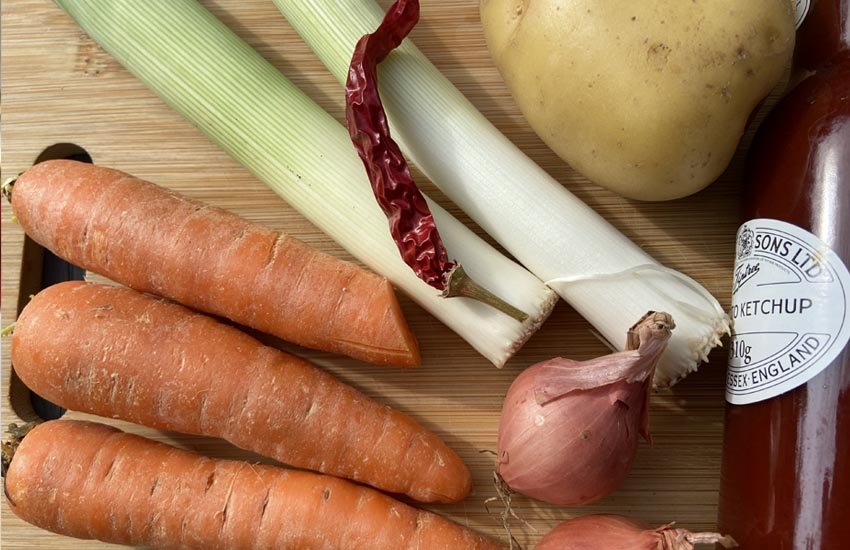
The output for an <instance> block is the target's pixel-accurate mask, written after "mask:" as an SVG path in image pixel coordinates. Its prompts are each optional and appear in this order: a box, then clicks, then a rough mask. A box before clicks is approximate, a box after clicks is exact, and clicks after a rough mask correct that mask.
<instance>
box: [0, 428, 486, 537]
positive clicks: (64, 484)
mask: <svg viewBox="0 0 850 550" xmlns="http://www.w3.org/2000/svg"><path fill="white" fill-rule="evenodd" d="M6 499H7V502H8V504H9V507H10V508H11V510H12V511H13V512H14V513H15V514H17V515H18V516H19V517H21V518H22V519H24V520H26V521H28V522H30V523H32V524H34V525H37V526H38V527H41V528H43V529H47V530H49V531H53V532H55V533H60V534H63V535H68V536H71V537H77V538H81V539H97V540H101V541H104V542H111V543H117V544H127V545H142V546H150V547H155V548H182V549H190V548H197V549H203V550H207V549H210V548H229V549H232V550H241V549H245V550H254V549H271V548H277V549H290V548H291V549H296V548H297V549H306V548H316V549H331V548H346V549H360V548H362V549H369V550H381V549H386V550H403V549H411V550H413V549H419V548H422V549H425V548H428V549H445V550H463V549H470V550H471V549H481V550H484V549H495V548H498V545H497V544H496V543H495V542H493V541H492V540H490V539H488V538H486V537H483V536H481V535H478V534H475V533H473V532H472V531H468V530H466V529H463V528H461V527H460V526H458V525H456V524H454V523H452V522H450V521H448V520H445V519H443V518H441V517H440V516H437V515H435V514H432V513H430V512H425V511H421V510H416V509H415V508H412V507H410V506H408V505H406V504H402V503H401V502H398V501H395V500H393V499H392V498H390V497H388V496H386V495H383V494H381V493H379V492H377V491H374V490H372V489H369V488H366V487H361V486H357V485H354V484H353V483H349V482H347V481H343V480H340V479H336V478H333V477H329V476H323V475H317V474H311V473H307V472H298V471H290V470H284V469H281V468H275V467H273V466H263V465H252V464H248V463H247V462H239V461H234V460H216V459H211V458H206V457H202V456H199V455H197V454H194V453H191V452H188V451H183V450H180V449H176V448H174V447H170V446H168V445H165V444H162V443H157V442H155V441H151V440H149V439H145V438H143V437H139V436H136V435H131V434H126V433H124V432H122V431H120V430H118V429H115V428H112V427H109V426H105V425H103V424H96V423H94V422H81V421H74V420H54V421H52V422H47V423H45V424H41V425H39V426H37V427H36V428H35V429H33V430H32V431H31V432H30V433H29V434H27V435H26V436H25V437H24V439H23V441H22V442H21V444H20V446H19V447H18V448H17V450H16V451H15V455H14V457H13V458H12V462H11V465H10V466H9V470H8V472H7V477H6Z"/></svg>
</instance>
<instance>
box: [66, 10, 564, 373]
mask: <svg viewBox="0 0 850 550" xmlns="http://www.w3.org/2000/svg"><path fill="white" fill-rule="evenodd" d="M57 4H59V5H60V6H61V7H62V8H63V9H64V10H65V11H66V12H67V13H68V14H69V15H71V17H73V18H74V20H75V21H76V22H77V23H78V24H79V25H80V26H81V27H82V28H83V29H84V30H85V31H86V32H87V33H88V34H89V35H90V36H91V37H92V38H94V39H95V40H96V41H97V42H98V43H99V44H100V45H101V46H103V48H104V49H106V50H107V51H108V52H109V53H111V54H112V55H113V56H114V57H115V58H116V59H117V60H118V61H120V62H121V63H122V64H123V65H124V66H125V67H126V68H128V69H129V70H130V71H131V72H132V73H134V74H135V75H136V76H137V77H138V78H139V79H140V80H142V81H143V82H144V83H145V84H147V85H148V86H149V87H150V88H151V89H152V90H153V91H154V92H156V93H157V94H158V95H159V96H160V97H161V98H162V99H164V100H165V101H166V102H167V103H168V104H169V105H171V107H173V108H174V109H175V110H177V111H178V112H179V113H181V114H182V115H183V116H185V117H186V118H187V119H188V120H189V121H191V122H192V124H194V125H195V126H197V127H198V128H199V129H200V130H201V131H203V132H204V133H205V134H206V135H207V136H208V137H209V138H210V139H211V140H212V141H213V142H215V143H217V144H218V145H219V146H221V147H222V148H223V149H224V150H225V151H227V152H228V153H229V154H230V155H231V156H232V157H233V158H235V159H236V160H237V161H239V162H241V163H242V164H243V165H245V166H246V167H247V168H248V169H249V170H251V171H252V172H253V173H254V174H255V175H256V176H257V177H258V178H259V179H260V180H262V181H264V182H265V183H266V184H267V185H268V186H269V187H271V188H272V189H273V190H274V191H275V192H276V193H277V194H278V195H280V196H281V197H282V198H283V199H284V200H286V201H287V202H288V203H289V204H291V205H292V206H293V207H295V208H296V209H297V210H299V211H300V212H301V213H302V214H304V215H305V216H306V217H307V218H308V219H309V220H310V221H311V222H313V223H314V224H315V225H316V226H318V227H319V228H320V229H321V230H322V231H324V232H325V233H327V234H328V235H329V236H331V237H332V238H333V239H334V240H336V241H337V242H338V243H339V244H340V245H342V246H343V247H345V249H346V250H348V251H349V252H350V253H351V254H352V255H353V256H355V257H356V258H358V259H360V260H361V261H362V262H363V263H365V264H366V265H368V266H369V267H371V268H372V269H373V270H375V271H376V272H378V273H381V274H382V275H384V276H386V277H387V278H388V279H389V280H390V281H392V283H393V284H395V285H396V286H397V287H399V288H400V289H401V290H403V291H404V292H405V293H407V294H408V295H409V296H411V297H412V298H413V299H414V300H415V301H416V302H418V303H419V304H420V305H422V307H424V308H425V309H426V310H428V311H429V312H431V313H432V314H433V315H434V316H435V317H437V318H438V319H440V320H441V321H442V322H443V323H445V324H446V325H448V326H449V327H450V328H451V329H452V330H454V331H455V332H457V333H458V334H459V335H460V336H461V337H463V338H464V339H465V340H466V341H467V342H469V343H470V344H471V345H472V346H473V347H474V348H475V349H476V350H478V351H479V352H480V353H481V354H482V355H484V356H485V357H486V358H487V359H489V360H490V361H491V362H493V363H494V364H495V365H497V366H502V365H503V364H504V363H505V361H507V360H508V358H510V356H511V355H512V354H513V352H514V351H515V350H517V349H518V348H519V347H520V346H521V345H522V343H523V342H524V341H525V340H526V339H527V338H528V337H529V336H530V335H531V334H532V333H533V332H534V331H535V330H536V329H537V327H538V326H539V325H540V324H541V323H542V322H543V320H544V319H545V318H546V317H547V315H548V314H549V313H550V311H551V309H552V307H553V306H554V303H555V301H556V296H555V295H554V293H552V292H551V290H549V289H548V288H546V286H545V285H544V284H543V283H542V282H541V281H540V280H539V279H537V278H536V277H534V276H533V275H531V274H530V273H529V272H528V271H526V270H525V269H523V268H522V267H521V266H519V265H517V264H516V263H514V262H512V261H511V260H509V259H507V258H505V257H504V256H503V255H501V254H500V253H499V252H497V251H496V250H495V249H494V248H492V247H491V246H490V245H488V244H487V243H486V242H485V241H483V240H482V239H481V238H479V237H478V236H477V235H475V234H474V233H472V231H470V230H469V229H468V228H467V227H465V226H464V225H463V224H461V223H460V222H459V221H458V220H456V219H455V218H454V217H452V216H451V215H450V214H449V213H447V212H446V211H445V210H443V209H442V208H440V207H439V206H438V205H437V204H434V203H433V202H430V207H431V211H432V212H433V214H434V219H435V220H436V223H437V226H438V227H439V230H440V233H441V235H442V237H443V241H444V243H445V245H446V248H447V249H448V251H449V255H450V256H451V257H452V258H455V259H457V260H458V261H460V262H461V263H462V264H463V266H464V268H465V270H466V271H467V273H469V275H470V276H471V277H472V278H473V279H475V280H476V281H477V282H479V283H480V284H481V285H483V286H484V287H485V288H487V289H488V290H490V291H492V292H493V293H495V294H496V295H498V296H500V297H501V298H502V299H504V300H506V301H507V302H508V303H510V304H512V305H513V306H515V307H517V308H519V309H521V310H522V311H524V312H525V313H527V314H528V315H529V318H528V320H526V321H525V322H524V323H519V322H517V321H516V320H514V319H512V318H510V317H508V316H507V315H505V314H503V313H500V312H499V311H497V310H495V309H493V308H491V307H489V306H486V305H484V304H482V303H479V302H475V301H473V300H469V299H466V298H451V299H445V298H442V297H440V293H439V291H437V290H435V289H433V288H431V287H430V286H428V285H427V284H425V283H424V282H422V281H421V280H420V279H418V278H417V277H416V276H415V275H414V274H413V272H412V271H411V269H410V268H409V267H408V266H407V265H405V263H404V262H403V261H402V260H401V257H400V255H399V252H398V249H397V248H396V245H395V243H394V242H393V241H392V239H391V237H390V233H389V229H388V226H387V220H386V218H385V217H384V214H383V213H382V212H381V210H380V208H379V207H378V205H377V204H376V202H375V200H374V198H373V196H372V190H371V187H370V184H369V181H368V179H367V177H366V173H365V171H364V170H363V164H362V163H361V162H360V159H359V158H358V157H357V154H356V152H355V150H354V148H353V147H352V145H351V140H350V139H349V137H348V132H347V131H346V130H345V128H344V127H343V126H342V125H341V124H339V123H338V122H337V121H336V120H334V118H333V117H331V116H330V115H329V114H327V113H326V112H325V111H324V110H322V109H321V108H320V107H319V106H318V105H316V104H315V103H314V102H313V101H312V100H311V99H310V98H308V97H307V96H306V95H304V93H302V92H301V90H299V89H298V88H297V87H296V86H294V85H293V84H292V83H291V82H290V81H289V80H287V79H286V78H285V77H284V76H283V75H281V74H280V72H278V71H277V69H275V68H274V67H273V66H272V65H270V64H269V63H268V62H267V61H266V60H264V59H263V58H262V57H261V56H260V55H259V54H258V53H257V52H255V51H254V50H253V49H252V48H251V47H250V46H249V45H248V44H246V43H245V42H244V41H242V40H241V39H240V38H239V37H237V36H236V35H235V34H233V33H232V32H231V31H230V30H229V29H228V28H227V27H226V26H225V25H224V24H223V23H221V22H220V21H219V20H217V19H216V18H215V17H214V16H213V15H212V14H211V13H209V12H208V11H207V10H206V9H204V8H203V7H202V6H200V5H199V4H198V3H197V2H195V1H194V0H169V1H167V2H165V1H154V2H149V1H139V0H98V1H97V2H80V1H75V0H57Z"/></svg>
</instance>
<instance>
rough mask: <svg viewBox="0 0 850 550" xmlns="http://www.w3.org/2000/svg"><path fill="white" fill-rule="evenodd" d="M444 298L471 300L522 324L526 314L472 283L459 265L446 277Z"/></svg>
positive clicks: (526, 316)
mask: <svg viewBox="0 0 850 550" xmlns="http://www.w3.org/2000/svg"><path fill="white" fill-rule="evenodd" d="M443 297H444V298H456V297H463V298H471V299H473V300H478V301H479V302H481V303H484V304H487V305H488V306H490V307H493V308H496V309H498V310H499V311H501V312H502V313H504V314H505V315H508V316H509V317H512V318H513V319H516V320H517V321H519V322H520V323H524V322H525V321H526V320H527V319H528V314H527V313H525V312H524V311H522V310H519V309H517V308H515V307H514V306H512V305H511V304H509V303H507V302H506V301H504V300H502V299H501V298H499V297H498V296H496V295H495V294H493V293H492V292H490V291H489V290H487V289H486V288H484V287H483V286H481V285H479V284H478V283H476V282H475V281H473V280H472V279H471V278H470V277H469V275H467V274H466V271H464V269H463V267H462V266H461V265H460V264H457V265H455V266H454V267H453V268H452V269H451V271H449V273H448V275H446V287H445V288H444V289H443Z"/></svg>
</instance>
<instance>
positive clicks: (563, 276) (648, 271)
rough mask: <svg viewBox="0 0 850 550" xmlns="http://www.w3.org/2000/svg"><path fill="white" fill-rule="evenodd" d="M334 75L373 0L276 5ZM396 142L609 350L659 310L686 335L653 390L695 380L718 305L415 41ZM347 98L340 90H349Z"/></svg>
mask: <svg viewBox="0 0 850 550" xmlns="http://www.w3.org/2000/svg"><path fill="white" fill-rule="evenodd" d="M274 2H275V4H276V5H277V7H278V9H280V11H281V12H282V13H283V15H284V16H285V17H286V18H287V19H288V20H289V22H290V24H292V26H293V27H294V28H295V30H296V31H297V32H298V33H299V34H300V35H301V37H302V38H303V39H304V40H305V41H306V42H307V44H309V46H310V47H311V48H312V49H313V51H314V52H315V53H316V55H318V57H319V58H320V59H321V60H322V62H323V63H324V64H325V66H327V67H328V69H329V70H330V71H331V73H333V75H334V76H335V77H336V78H337V79H338V80H339V81H340V82H345V78H346V75H347V71H348V65H349V62H350V60H351V54H352V51H353V50H354V45H355V43H356V42H357V40H358V39H359V38H360V37H361V36H362V35H364V34H366V33H370V32H373V31H374V29H375V28H377V26H378V24H379V23H380V22H381V19H382V18H383V15H384V14H383V11H382V10H381V8H380V7H379V6H378V5H377V4H376V3H375V2H374V1H373V0H334V1H304V0H274ZM380 88H381V98H382V100H383V103H384V107H385V109H386V111H387V116H388V119H389V122H390V127H391V128H392V131H393V137H394V138H395V139H396V141H398V143H399V145H401V148H402V150H404V152H405V153H406V154H407V155H408V156H409V157H410V158H411V159H412V160H413V162H414V163H415V164H416V165H417V166H418V167H419V168H420V170H422V172H423V173H424V174H425V175H426V176H428V178H429V179H430V180H431V181H432V182H433V183H434V184H435V185H436V186H437V187H439V188H440V189H441V190H442V191H443V192H444V193H445V194H446V196H447V197H448V198H449V199H450V200H452V201H453V202H454V203H455V204H457V205H458V206H459V207H460V208H461V209H462V210H464V211H465V212H466V213H467V214H469V216H470V217H471V218H472V219H473V220H474V221H475V222H476V223H477V224H478V225H479V226H480V227H481V228H482V229H484V231H486V232H487V233H489V234H490V235H491V236H492V237H493V238H494V239H495V240H496V241H498V242H499V243H501V244H502V245H503V246H504V247H505V248H506V249H507V250H508V251H509V252H510V253H511V254H513V256H514V257H515V258H516V259H517V260H519V261H520V262H521V263H522V264H524V265H525V266H526V267H527V268H528V269H530V270H531V271H532V272H533V273H534V274H536V275H537V276H538V277H540V278H541V279H542V280H543V281H547V282H548V283H549V284H550V286H551V287H552V288H554V289H555V291H556V292H558V294H560V295H561V296H562V297H563V298H564V299H565V300H566V301H567V302H569V303H570V304H571V305H572V306H573V307H574V308H575V309H576V310H577V311H578V312H579V313H580V314H581V315H582V316H584V317H585V319H587V320H588V321H589V322H590V323H591V324H592V325H593V326H594V327H595V328H596V330H597V331H598V332H599V333H601V334H602V336H604V338H605V339H607V340H608V342H610V343H614V344H616V345H617V346H618V347H619V348H620V349H623V346H624V345H625V342H624V341H623V340H622V335H623V334H624V333H625V332H626V331H627V330H628V328H629V327H630V326H631V324H632V323H633V322H634V320H635V319H638V318H640V317H641V315H643V314H644V313H646V312H647V311H649V310H655V311H665V312H667V313H670V314H671V315H672V316H673V319H674V320H675V323H676V329H675V330H674V331H673V337H672V339H671V340H670V343H669V344H668V346H667V351H666V352H665V354H664V355H663V356H662V358H661V360H660V361H659V364H658V366H657V369H656V375H655V383H656V385H659V386H665V385H670V384H673V383H675V382H676V381H677V380H678V379H679V378H681V377H683V376H685V375H687V373H689V372H691V371H693V370H696V368H697V366H698V365H699V362H700V361H704V360H706V359H707V355H708V352H709V350H710V349H711V348H712V347H714V346H716V345H718V344H720V336H722V335H723V334H724V333H726V332H728V329H729V325H728V318H727V317H726V315H725V313H724V312H723V310H722V308H721V307H720V305H719V304H718V303H717V300H715V299H714V297H713V296H711V294H709V293H708V291H706V290H705V289H704V288H703V287H702V286H700V285H699V284H698V283H696V282H695V281H693V280H691V279H689V278H688V277H686V276H684V275H682V274H680V273H678V272H676V271H674V270H671V269H667V268H664V267H662V266H660V265H658V263H657V262H655V260H653V259H652V258H651V257H650V256H649V255H647V254H646V253H645V252H643V251H642V250H641V249H640V248H639V247H638V246H636V245H635V244H634V243H632V242H631V241H630V240H629V239H628V238H627V237H625V236H624V235H622V234H621V233H620V232H619V231H617V230H616V229H615V228H614V227H613V226H612V225H610V224H609V223H608V222H607V221H605V220H604V219H603V218H602V217H601V216H599V215H598V214H596V212H594V211H593V210H592V209H591V208H590V207H588V206H587V205H585V204H584V203H583V202H582V201H581V200H579V199H578V198H577V197H575V196H574V195H573V194H572V193H570V192H569V191H567V190H566V189H565V188H564V187H563V186H562V185H560V184H559V183H558V182H557V181H555V180H554V179H553V178H552V177H551V176H549V175H548V174H547V173H546V172H545V171H544V170H543V169H541V168H540V167H539V166H537V165H536V164H535V163H534V162H533V161H532V160H531V159H529V158H528V157H527V156H526V155H525V154H524V153H523V152H522V151H520V150H519V149H518V148H517V147H516V146H514V145H513V144H512V143H511V142H510V141H509V140H508V139H507V138H506V137H505V136H503V135H502V134H501V133H500V132H499V131H498V130H497V129H496V128H495V127H494V126H493V125H492V124H491V123H490V122H489V121H488V120H487V119H486V118H485V117H484V116H483V115H482V114H481V113H479V112H478V110H476V109H475V107H474V106H473V105H472V104H471V103H470V102H469V101H468V100H467V99H466V98H465V97H464V96H463V94H461V93H460V91H458V90H457V88H455V87H454V86H453V85H452V84H451V82H449V80H448V79H446V78H445V77H444V76H443V75H442V74H441V73H440V72H439V71H438V70H437V68H436V67H434V65H432V64H431V62H430V61H428V59H427V58H426V57H425V56H424V55H423V54H422V53H421V52H420V51H419V50H418V49H417V48H416V46H415V45H414V44H413V43H412V42H411V41H410V40H406V41H405V42H404V43H403V44H402V45H401V47H400V48H398V49H396V51H394V52H393V53H392V54H390V56H389V57H388V58H387V59H385V60H384V61H383V62H382V64H381V71H380ZM340 95H342V91H341V90H340Z"/></svg>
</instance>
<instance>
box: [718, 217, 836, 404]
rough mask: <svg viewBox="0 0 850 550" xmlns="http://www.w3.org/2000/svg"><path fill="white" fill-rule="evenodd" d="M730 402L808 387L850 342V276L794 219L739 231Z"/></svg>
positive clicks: (751, 225)
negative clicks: (792, 222) (849, 341)
mask: <svg viewBox="0 0 850 550" xmlns="http://www.w3.org/2000/svg"><path fill="white" fill-rule="evenodd" d="M737 243H738V244H737V254H736V257H735V280H734V284H733V287H732V323H733V331H732V340H731V342H730V350H729V369H728V370H727V372H726V400H727V401H728V402H730V403H734V404H736V405H743V404H747V403H755V402H757V401H763V400H765V399H769V398H771V397H774V396H776V395H779V394H782V393H785V392H787V391H789V390H792V389H794V388H796V387H797V386H800V385H802V384H805V383H806V382H807V381H809V380H810V379H811V378H813V377H814V376H815V375H817V374H818V373H819V372H820V371H822V370H823V369H825V368H826V367H827V366H829V364H830V363H831V362H832V361H833V360H834V359H835V358H836V357H837V356H838V354H839V353H841V351H842V350H843V349H844V346H846V345H847V341H848V340H850V303H848V301H850V273H848V271H847V267H846V266H845V265H844V263H843V262H842V261H841V258H839V257H838V256H837V255H836V254H835V252H833V251H832V250H831V249H830V248H829V247H828V246H827V245H826V244H824V243H823V242H822V241H821V240H820V239H818V238H817V237H816V236H814V235H812V234H811V233H809V232H808V231H805V230H803V229H800V228H799V227H797V226H795V225H792V224H790V223H786V222H782V221H778V220H771V219H756V220H751V221H749V222H747V223H745V224H744V225H742V226H741V228H740V229H738V240H737Z"/></svg>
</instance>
